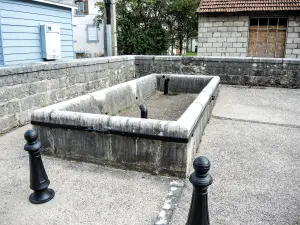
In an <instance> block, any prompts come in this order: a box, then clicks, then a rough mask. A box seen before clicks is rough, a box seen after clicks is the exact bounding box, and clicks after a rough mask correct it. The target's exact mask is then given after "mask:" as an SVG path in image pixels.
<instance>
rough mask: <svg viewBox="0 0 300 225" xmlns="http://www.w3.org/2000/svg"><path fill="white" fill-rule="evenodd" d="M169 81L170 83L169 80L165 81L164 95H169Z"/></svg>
mask: <svg viewBox="0 0 300 225" xmlns="http://www.w3.org/2000/svg"><path fill="white" fill-rule="evenodd" d="M169 81H170V79H169V78H167V79H165V84H164V95H167V94H169Z"/></svg>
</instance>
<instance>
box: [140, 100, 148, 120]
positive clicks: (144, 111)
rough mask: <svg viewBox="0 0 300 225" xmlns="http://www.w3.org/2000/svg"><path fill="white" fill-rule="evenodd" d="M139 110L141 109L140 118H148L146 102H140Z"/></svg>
mask: <svg viewBox="0 0 300 225" xmlns="http://www.w3.org/2000/svg"><path fill="white" fill-rule="evenodd" d="M140 110H141V118H144V119H147V118H148V109H147V106H146V104H144V103H142V104H140Z"/></svg>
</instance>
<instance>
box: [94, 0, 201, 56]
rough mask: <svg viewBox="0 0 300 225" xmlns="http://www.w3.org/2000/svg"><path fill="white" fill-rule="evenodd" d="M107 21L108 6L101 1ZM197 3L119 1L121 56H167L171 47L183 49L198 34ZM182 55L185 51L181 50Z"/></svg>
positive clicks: (97, 21) (98, 19) (100, 18)
mask: <svg viewBox="0 0 300 225" xmlns="http://www.w3.org/2000/svg"><path fill="white" fill-rule="evenodd" d="M96 6H98V8H99V15H97V16H96V17H95V19H94V24H95V25H96V26H99V25H100V24H101V23H102V21H103V11H104V5H103V3H101V2H97V3H96ZM196 9H197V0H118V1H117V4H116V11H117V37H118V50H119V54H155V55H160V54H165V53H166V52H167V50H168V48H169V47H170V46H176V47H179V48H180V49H181V50H182V48H183V42H184V40H186V39H189V38H193V37H196V35H197V15H196ZM180 52H181V51H180Z"/></svg>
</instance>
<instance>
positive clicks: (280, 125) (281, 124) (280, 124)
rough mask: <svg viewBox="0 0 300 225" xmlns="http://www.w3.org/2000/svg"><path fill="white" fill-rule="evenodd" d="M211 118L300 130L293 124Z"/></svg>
mask: <svg viewBox="0 0 300 225" xmlns="http://www.w3.org/2000/svg"><path fill="white" fill-rule="evenodd" d="M211 118H214V119H219V120H232V121H238V122H246V123H256V124H266V125H274V126H279V127H290V128H298V129H300V126H299V125H293V124H284V123H271V122H263V121H257V120H245V119H237V118H230V117H223V116H214V115H212V116H211Z"/></svg>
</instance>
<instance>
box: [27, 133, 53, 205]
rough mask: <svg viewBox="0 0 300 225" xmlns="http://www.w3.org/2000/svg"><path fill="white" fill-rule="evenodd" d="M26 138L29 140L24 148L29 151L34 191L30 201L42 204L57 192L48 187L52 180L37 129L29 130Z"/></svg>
mask: <svg viewBox="0 0 300 225" xmlns="http://www.w3.org/2000/svg"><path fill="white" fill-rule="evenodd" d="M24 138H25V140H26V141H27V144H25V146H24V150H26V151H27V152H28V153H29V166H30V188H31V189H32V190H33V191H34V192H33V193H32V194H31V195H30V196H29V201H30V202H31V203H33V204H42V203H45V202H48V201H50V200H51V199H52V198H53V197H54V195H55V192H54V190H52V189H50V188H48V186H49V184H50V181H49V179H48V176H47V173H46V171H45V168H44V165H43V161H42V157H41V153H40V149H41V147H42V145H41V142H40V141H38V134H37V132H36V130H34V129H32V130H27V131H26V132H25V134H24Z"/></svg>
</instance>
